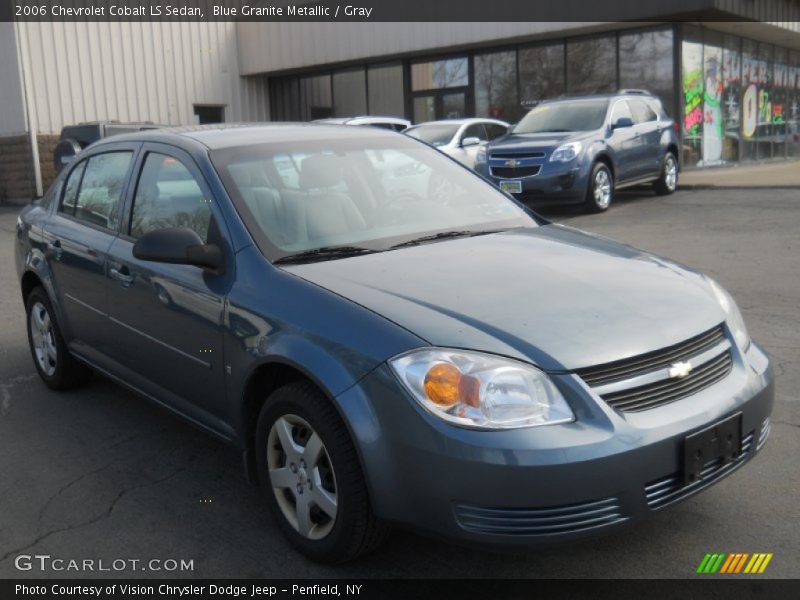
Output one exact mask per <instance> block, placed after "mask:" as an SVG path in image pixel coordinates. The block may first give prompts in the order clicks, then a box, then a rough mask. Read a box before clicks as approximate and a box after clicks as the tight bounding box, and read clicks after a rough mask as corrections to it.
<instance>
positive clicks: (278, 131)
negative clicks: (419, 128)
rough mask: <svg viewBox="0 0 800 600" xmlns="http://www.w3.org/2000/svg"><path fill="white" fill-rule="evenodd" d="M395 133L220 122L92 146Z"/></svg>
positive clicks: (212, 145) (218, 144)
mask: <svg viewBox="0 0 800 600" xmlns="http://www.w3.org/2000/svg"><path fill="white" fill-rule="evenodd" d="M396 135H399V134H397V133H396V132H393V131H389V130H383V129H378V128H371V127H370V128H367V127H347V126H343V125H336V124H326V123H222V124H215V125H189V126H184V127H167V128H163V129H153V130H148V131H138V132H135V133H126V134H122V135H115V136H112V137H108V138H105V139H103V140H101V141H99V142H96V143H95V144H93V145H92V147H93V148H95V147H99V146H102V145H107V144H113V143H118V142H155V143H159V142H160V143H166V144H172V145H176V146H179V147H190V146H196V145H197V144H201V145H203V146H205V147H206V148H208V149H210V150H218V149H221V148H231V147H237V146H250V145H255V144H265V143H287V142H297V141H301V142H302V141H313V140H319V139H337V138H338V139H352V138H354V137H359V136H363V137H364V138H374V137H376V136H396Z"/></svg>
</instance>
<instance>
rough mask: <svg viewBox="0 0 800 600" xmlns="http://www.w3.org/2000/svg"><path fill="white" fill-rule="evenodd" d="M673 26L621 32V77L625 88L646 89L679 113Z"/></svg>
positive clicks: (621, 83)
mask: <svg viewBox="0 0 800 600" xmlns="http://www.w3.org/2000/svg"><path fill="white" fill-rule="evenodd" d="M672 38H673V35H672V30H671V29H662V30H659V31H652V30H651V31H637V32H633V33H623V34H620V36H619V80H620V87H622V88H637V89H646V90H648V91H650V92H652V93H653V94H655V95H656V96H658V97H659V98H661V102H662V104H663V105H664V108H665V109H666V111H667V113H668V114H670V115H674V114H675V106H674V105H675V102H674V97H675V94H674V93H673V90H674V84H673V75H674V73H673V58H672V44H673V39H672Z"/></svg>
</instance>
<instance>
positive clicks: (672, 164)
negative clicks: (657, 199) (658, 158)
mask: <svg viewBox="0 0 800 600" xmlns="http://www.w3.org/2000/svg"><path fill="white" fill-rule="evenodd" d="M653 187H654V188H655V190H656V194H658V195H659V196H668V195H669V194H671V193H672V192H674V191H675V189H676V188H677V187H678V160H677V159H676V158H675V155H674V154H673V153H672V152H667V155H666V156H665V157H664V164H663V165H661V175H660V176H659V178H658V179H657V180H656V181H655V182H654V183H653Z"/></svg>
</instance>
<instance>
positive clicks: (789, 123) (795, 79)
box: [786, 50, 800, 156]
mask: <svg viewBox="0 0 800 600" xmlns="http://www.w3.org/2000/svg"><path fill="white" fill-rule="evenodd" d="M790 62H791V67H790V71H789V84H788V89H789V90H790V96H789V98H788V99H787V102H786V104H787V109H786V110H787V119H786V134H787V136H788V143H789V148H788V152H789V156H800V52H797V51H794V50H792V51H791V53H790Z"/></svg>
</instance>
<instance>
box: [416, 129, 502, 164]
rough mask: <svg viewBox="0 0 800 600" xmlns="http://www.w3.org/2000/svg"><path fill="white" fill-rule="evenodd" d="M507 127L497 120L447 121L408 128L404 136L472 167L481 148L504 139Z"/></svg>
mask: <svg viewBox="0 0 800 600" xmlns="http://www.w3.org/2000/svg"><path fill="white" fill-rule="evenodd" d="M508 128H509V125H508V123H506V122H504V121H498V120H496V119H448V120H446V121H428V122H427V123H422V124H420V125H416V126H414V127H409V128H408V129H406V131H405V133H406V134H408V135H410V136H411V137H414V138H417V139H418V140H422V141H423V142H426V143H428V144H430V145H431V146H433V147H435V148H436V149H437V150H441V151H442V152H444V153H445V154H447V155H448V156H450V157H451V158H455V159H456V160H457V161H458V162H460V163H462V164H464V165H466V166H468V167H469V168H473V167H474V166H475V158H476V157H477V155H478V148H480V147H481V146H482V145H483V144H486V143H487V142H490V141H492V140H494V139H496V138H499V137H502V136H504V135H505V134H506V133H508Z"/></svg>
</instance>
